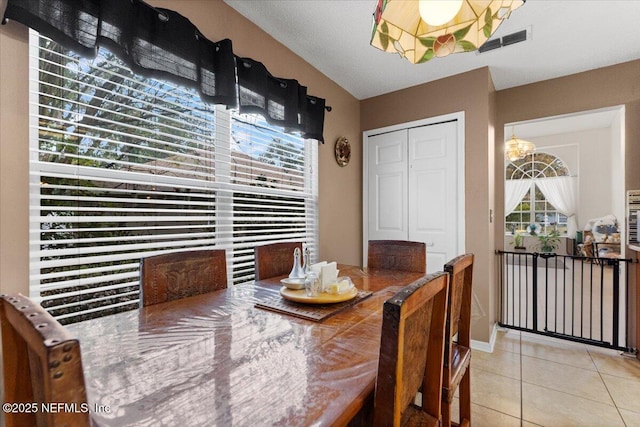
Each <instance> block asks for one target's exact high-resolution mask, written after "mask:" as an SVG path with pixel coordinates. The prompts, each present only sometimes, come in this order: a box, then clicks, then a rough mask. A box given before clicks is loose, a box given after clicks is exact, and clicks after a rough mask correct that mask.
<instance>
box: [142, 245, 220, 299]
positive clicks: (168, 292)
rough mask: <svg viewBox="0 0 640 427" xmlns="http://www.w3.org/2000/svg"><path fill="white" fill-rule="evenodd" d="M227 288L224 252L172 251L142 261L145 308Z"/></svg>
mask: <svg viewBox="0 0 640 427" xmlns="http://www.w3.org/2000/svg"><path fill="white" fill-rule="evenodd" d="M226 287H227V260H226V256H225V251H224V249H209V250H198V251H186V252H172V253H168V254H162V255H155V256H151V257H148V258H143V259H142V260H140V293H141V296H140V299H141V300H142V305H143V306H145V307H146V306H148V305H153V304H158V303H162V302H167V301H173V300H176V299H181V298H185V297H190V296H193V295H199V294H204V293H207V292H212V291H216V290H219V289H225V288H226Z"/></svg>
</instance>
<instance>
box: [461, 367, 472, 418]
mask: <svg viewBox="0 0 640 427" xmlns="http://www.w3.org/2000/svg"><path fill="white" fill-rule="evenodd" d="M465 424H466V425H470V424H471V366H467V372H465V374H464V376H463V377H462V381H460V425H461V426H462V425H465Z"/></svg>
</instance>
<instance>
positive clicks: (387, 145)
mask: <svg viewBox="0 0 640 427" xmlns="http://www.w3.org/2000/svg"><path fill="white" fill-rule="evenodd" d="M367 144H369V146H368V148H369V155H368V157H369V158H368V182H369V190H368V201H367V209H368V215H369V218H368V225H367V227H368V230H367V231H368V238H369V240H407V235H408V228H407V221H408V218H407V175H408V174H407V131H406V130H400V131H396V132H389V133H385V134H380V135H375V136H370V137H369V138H367Z"/></svg>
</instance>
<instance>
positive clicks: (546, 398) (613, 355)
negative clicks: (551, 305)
mask: <svg viewBox="0 0 640 427" xmlns="http://www.w3.org/2000/svg"><path fill="white" fill-rule="evenodd" d="M471 402H472V415H471V416H472V425H473V426H476V427H481V426H491V427H497V426H526V427H531V426H549V427H551V426H554V427H555V426H561V427H565V426H597V427H601V426H606V427H609V426H638V427H640V361H639V360H638V359H636V358H635V357H633V356H630V355H626V354H622V353H621V352H618V351H614V350H609V349H603V348H600V347H593V346H588V345H583V344H579V343H574V342H570V341H563V340H558V339H554V338H550V337H545V336H541V335H535V334H529V333H526V332H518V331H513V330H500V331H499V332H498V337H497V340H496V344H495V347H494V351H493V353H486V352H482V351H476V350H474V351H473V353H472V359H471ZM453 410H454V417H455V418H454V419H457V414H458V408H457V399H456V404H455V407H454V409H453Z"/></svg>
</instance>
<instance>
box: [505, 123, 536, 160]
mask: <svg viewBox="0 0 640 427" xmlns="http://www.w3.org/2000/svg"><path fill="white" fill-rule="evenodd" d="M504 152H505V155H506V156H507V159H509V161H510V162H515V161H516V160H520V159H524V158H525V157H527V156H528V155H530V154H533V153H535V152H536V146H535V144H534V143H533V142H531V141H525V140H524V139H520V138H516V136H515V134H514V133H513V127H512V128H511V138H510V139H508V140H507V141H505V143H504Z"/></svg>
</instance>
